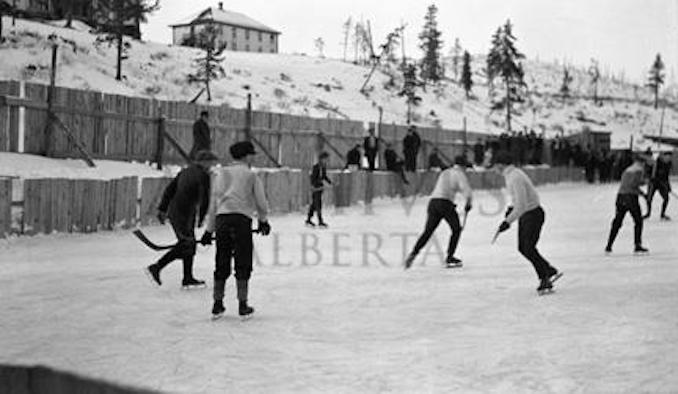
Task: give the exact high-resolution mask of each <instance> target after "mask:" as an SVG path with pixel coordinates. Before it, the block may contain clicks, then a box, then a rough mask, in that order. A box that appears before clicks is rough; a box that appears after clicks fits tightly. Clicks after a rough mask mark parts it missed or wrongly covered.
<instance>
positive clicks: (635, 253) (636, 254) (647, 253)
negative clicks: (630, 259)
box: [633, 251, 650, 256]
mask: <svg viewBox="0 0 678 394" xmlns="http://www.w3.org/2000/svg"><path fill="white" fill-rule="evenodd" d="M649 254H650V252H649V251H647V252H633V255H634V256H647V255H649Z"/></svg>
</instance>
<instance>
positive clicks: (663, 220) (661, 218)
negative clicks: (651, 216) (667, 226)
mask: <svg viewBox="0 0 678 394" xmlns="http://www.w3.org/2000/svg"><path fill="white" fill-rule="evenodd" d="M659 220H661V221H662V222H668V221H670V220H671V218H670V217H669V216H668V215H662V216H661V217H660V218H659Z"/></svg>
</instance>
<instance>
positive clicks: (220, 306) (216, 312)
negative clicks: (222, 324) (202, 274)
mask: <svg viewBox="0 0 678 394" xmlns="http://www.w3.org/2000/svg"><path fill="white" fill-rule="evenodd" d="M224 312H226V308H224V302H223V301H221V300H218V301H214V306H212V320H217V319H219V318H221V317H222V316H223V315H224Z"/></svg>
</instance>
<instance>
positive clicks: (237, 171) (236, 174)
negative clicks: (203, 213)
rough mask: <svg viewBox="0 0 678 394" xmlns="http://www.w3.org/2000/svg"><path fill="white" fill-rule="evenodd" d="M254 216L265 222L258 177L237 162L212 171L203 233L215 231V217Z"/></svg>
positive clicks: (262, 193)
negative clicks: (224, 215) (233, 214)
mask: <svg viewBox="0 0 678 394" xmlns="http://www.w3.org/2000/svg"><path fill="white" fill-rule="evenodd" d="M255 212H256V214H257V218H258V219H259V220H261V221H266V220H267V216H268V201H267V200H266V194H265V193H264V185H263V183H262V182H261V179H259V177H258V176H257V174H255V173H254V172H253V171H252V170H251V169H250V168H249V167H248V166H247V164H246V163H243V162H240V161H236V162H234V163H233V164H230V165H228V166H226V167H223V168H220V169H217V170H215V174H214V175H213V181H212V193H211V196H210V207H209V209H208V213H207V227H206V230H207V231H210V232H213V231H214V222H215V218H216V216H217V215H220V214H229V213H239V214H242V215H245V216H248V217H250V218H251V217H253V216H254V213H255Z"/></svg>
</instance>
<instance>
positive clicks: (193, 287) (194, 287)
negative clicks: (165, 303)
mask: <svg viewBox="0 0 678 394" xmlns="http://www.w3.org/2000/svg"><path fill="white" fill-rule="evenodd" d="M206 287H207V285H206V284H203V285H189V286H184V285H181V290H186V291H190V290H200V289H204V288H206Z"/></svg>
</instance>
